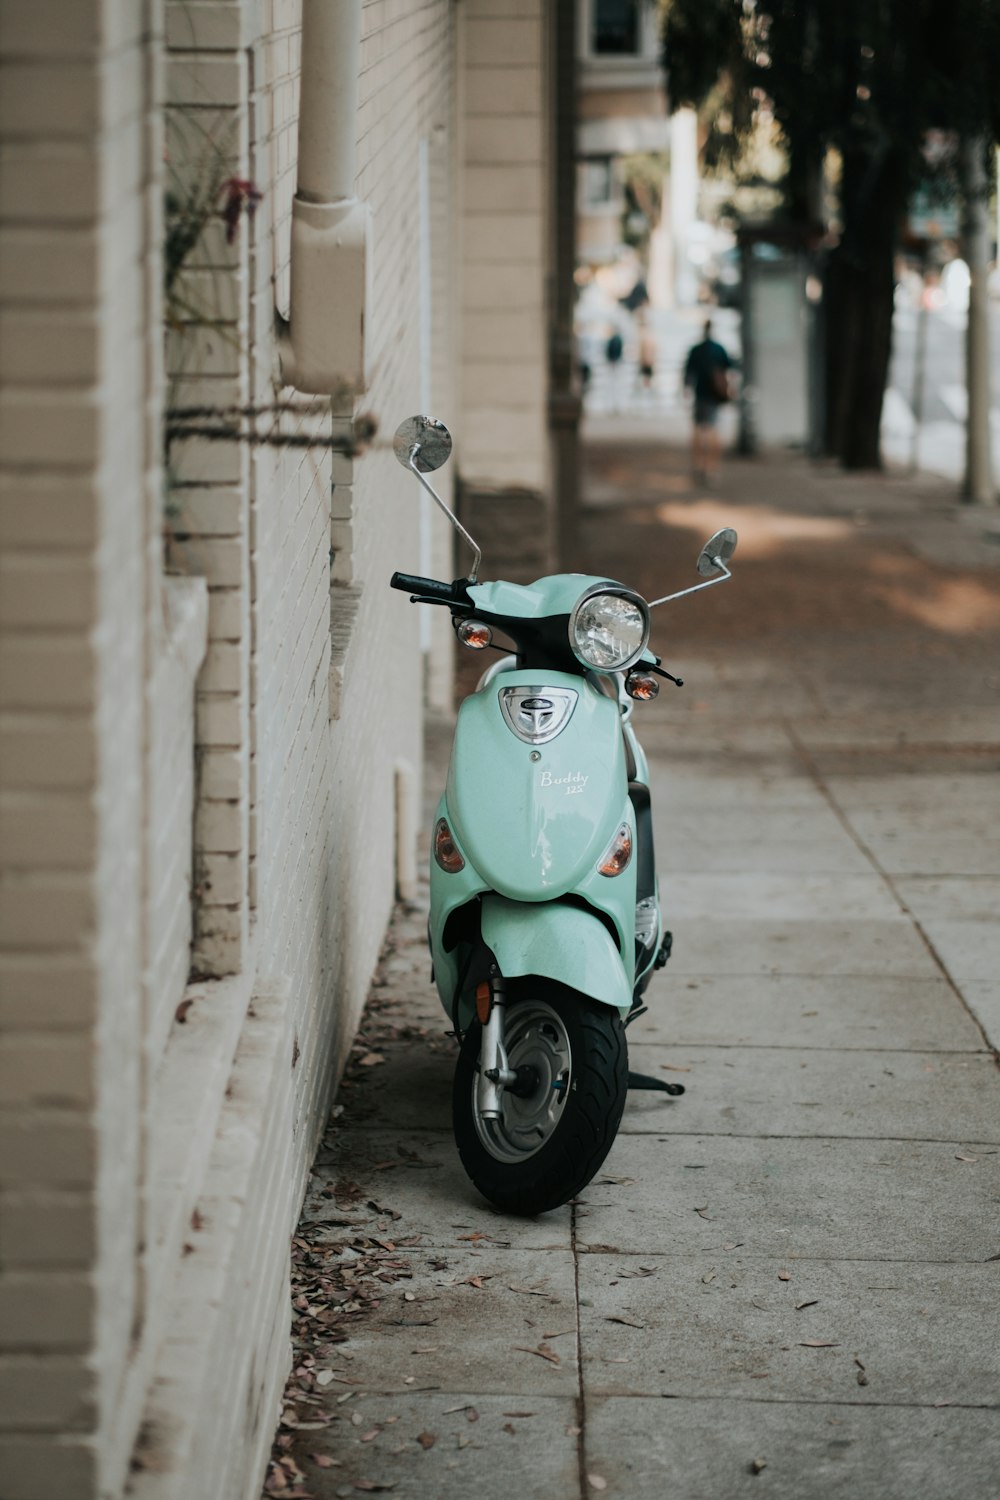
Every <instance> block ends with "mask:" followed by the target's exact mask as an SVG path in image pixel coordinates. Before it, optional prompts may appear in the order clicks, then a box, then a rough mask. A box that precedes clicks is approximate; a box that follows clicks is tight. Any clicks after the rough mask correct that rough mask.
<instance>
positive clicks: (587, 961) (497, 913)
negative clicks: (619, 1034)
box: [482, 894, 632, 1015]
mask: <svg viewBox="0 0 1000 1500" xmlns="http://www.w3.org/2000/svg"><path fill="white" fill-rule="evenodd" d="M482 931H483V940H484V941H485V943H486V945H487V947H488V948H490V949H491V950H492V952H493V953H494V954H495V955H496V960H497V963H498V964H499V966H500V971H501V973H502V974H504V975H505V976H506V977H507V978H508V979H519V978H522V977H524V976H526V975H529V974H530V975H537V977H538V978H540V979H555V980H558V981H559V982H560V983H561V984H565V985H568V986H569V987H570V989H573V990H578V991H579V993H580V994H581V995H589V996H591V997H592V998H593V999H594V1000H599V1001H601V1002H602V1003H604V1004H605V1005H611V1006H614V1007H616V1008H617V1009H618V1010H620V1011H621V1012H622V1014H623V1015H625V1014H627V1013H628V1009H629V1006H630V1005H631V1003H632V979H631V975H630V974H628V973H626V969H625V964H624V963H623V962H622V956H621V953H620V952H619V951H618V948H617V946H616V944H615V943H614V941H613V939H612V937H611V934H610V933H609V932H608V930H607V928H606V927H605V926H604V925H603V923H602V922H601V921H600V920H599V919H598V918H597V917H596V916H594V915H593V913H591V912H588V911H584V910H582V909H581V908H580V907H578V906H568V905H567V904H566V903H565V902H562V901H555V902H552V903H551V904H546V905H539V904H538V903H537V902H526V901H509V900H507V898H506V897H504V896H496V895H492V894H491V895H488V896H484V897H483V902H482Z"/></svg>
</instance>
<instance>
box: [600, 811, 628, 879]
mask: <svg viewBox="0 0 1000 1500" xmlns="http://www.w3.org/2000/svg"><path fill="white" fill-rule="evenodd" d="M631 858H632V830H631V828H630V827H629V826H628V824H627V823H623V824H622V825H621V827H620V828H619V830H618V832H617V833H616V834H615V836H614V838H613V839H612V840H611V843H610V844H609V845H608V847H607V850H606V851H605V855H604V858H603V859H602V860H601V862H600V864H599V865H598V866H597V869H598V873H599V874H601V875H620V874H621V872H622V871H623V870H624V869H626V868H627V867H628V862H629V860H630V859H631Z"/></svg>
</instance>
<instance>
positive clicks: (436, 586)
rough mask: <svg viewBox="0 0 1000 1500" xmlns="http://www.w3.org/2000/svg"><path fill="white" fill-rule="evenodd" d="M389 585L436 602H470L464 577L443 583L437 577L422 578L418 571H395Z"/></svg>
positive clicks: (405, 592)
mask: <svg viewBox="0 0 1000 1500" xmlns="http://www.w3.org/2000/svg"><path fill="white" fill-rule="evenodd" d="M389 587H390V588H392V589H399V590H401V592H402V593H404V594H417V595H419V597H420V598H421V599H433V600H434V602H435V603H441V604H466V603H468V599H467V597H466V593H465V580H464V579H459V580H458V581H457V582H456V583H441V582H439V580H438V579H436V578H421V577H419V576H418V575H417V574H416V573H393V575H392V577H391V578H390V579H389Z"/></svg>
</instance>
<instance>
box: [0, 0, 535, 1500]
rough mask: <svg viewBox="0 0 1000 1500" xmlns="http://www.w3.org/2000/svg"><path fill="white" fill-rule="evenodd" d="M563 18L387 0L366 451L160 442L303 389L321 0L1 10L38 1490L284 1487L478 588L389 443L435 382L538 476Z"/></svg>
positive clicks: (13, 1174) (365, 45)
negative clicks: (223, 204) (242, 201)
mask: <svg viewBox="0 0 1000 1500" xmlns="http://www.w3.org/2000/svg"><path fill="white" fill-rule="evenodd" d="M540 15H541V8H540V0H539V3H538V4H533V3H529V0H522V3H520V4H514V3H513V0H511V3H505V0H493V3H492V4H487V3H486V0H472V3H469V4H466V5H463V6H462V7H455V6H454V4H453V3H452V0H396V3H388V0H369V3H367V4H365V6H364V10H363V27H362V32H363V40H362V55H361V63H360V79H359V82H360V91H359V111H358V121H357V151H358V159H357V192H358V195H359V196H360V197H362V198H364V199H365V200H366V201H367V202H368V204H369V205H370V208H371V212H372V222H373V239H372V248H371V254H372V298H371V302H370V305H369V307H368V309H367V319H366V328H367V334H368V338H369V340H370V350H369V352H370V356H371V360H370V362H371V370H372V376H371V383H370V389H369V390H368V391H367V392H366V394H365V396H364V398H363V400H362V402H361V403H360V405H361V407H363V408H364V409H365V410H367V411H369V412H371V413H372V415H373V416H374V418H375V419H376V421H377V423H378V430H377V434H376V437H375V439H374V441H373V443H372V444H371V446H370V447H369V448H368V450H367V451H366V452H365V453H363V454H362V455H361V456H359V457H357V458H354V459H348V458H346V457H344V456H342V455H337V454H335V455H331V454H330V452H329V451H328V448H327V447H325V446H317V447H314V448H301V447H289V446H281V445H275V444H267V443H260V444H250V443H245V442H240V443H237V442H213V441H209V440H208V439H206V438H205V437H203V436H191V435H188V436H187V437H184V438H180V437H178V438H176V440H174V441H173V442H172V443H171V445H170V448H169V452H168V454H167V456H166V463H164V449H163V426H162V416H163V413H164V411H165V410H166V411H167V412H168V413H177V412H178V411H179V410H181V409H188V410H191V409H194V410H196V411H197V410H199V409H201V410H203V411H204V410H207V411H208V412H209V413H211V412H213V411H218V410H219V409H221V408H231V407H237V406H239V407H242V406H245V405H246V404H248V403H250V404H252V405H254V406H255V407H257V408H260V409H263V408H265V407H268V406H270V405H272V404H273V403H274V402H275V401H276V400H280V401H287V400H289V399H292V400H295V397H294V393H292V392H289V391H287V390H283V389H282V387H281V384H280V377H279V366H278V358H277V349H276V345H275V334H274V308H275V305H276V304H277V306H278V307H279V309H285V308H286V307H287V295H288V245H289V217H290V208H291V199H292V194H293V192H294V184H295V158H296V131H295V125H296V115H297V107H298V65H299V58H298V46H299V30H298V28H299V22H300V5H299V0H2V4H0V151H2V160H0V165H2V173H0V489H2V497H3V506H2V510H0V549H2V550H0V582H2V585H3V587H2V595H0V692H2V695H3V701H2V708H0V751H2V755H0V815H2V825H3V826H2V853H0V893H2V897H3V911H2V917H0V979H2V998H0V1026H2V1055H0V1330H2V1332H0V1340H2V1342H0V1412H2V1413H3V1416H2V1419H0V1422H2V1426H0V1493H3V1495H4V1496H5V1500H41V1497H44V1500H62V1497H64V1496H65V1497H69V1496H72V1497H73V1500H86V1497H90V1496H102V1497H114V1496H119V1495H121V1494H123V1493H124V1492H125V1487H126V1484H127V1486H128V1493H129V1494H130V1495H133V1496H135V1497H138V1500H167V1497H170V1500H180V1497H181V1496H185V1497H186V1496H190V1495H193V1494H201V1493H204V1494H209V1493H210V1494H212V1495H213V1496H215V1495H218V1496H222V1497H232V1500H237V1497H239V1500H242V1497H244V1496H248V1495H252V1494H255V1493H256V1492H257V1486H258V1485H259V1480H260V1476H261V1472H262V1468H263V1464H264V1461H265V1456H266V1453H267V1451H268V1448H269V1445H270V1440H271V1433H272V1429H273V1424H274V1420H275V1416H276V1403H277V1399H278V1394H279V1391H280V1388H281V1385H282V1382H283V1379H284V1375H285V1369H286V1362H287V1358H288V1307H287V1279H288V1278H287V1271H288V1238H289V1234H290V1232H291V1229H292V1227H293V1225H294V1223H295V1219H296V1216H297V1211H298V1206H299V1203H300V1200H301V1193H302V1188H303V1184H304V1180H305V1174H306V1171H307V1169H308V1165H309V1162H310V1159H311V1156H312V1149H313V1146H314V1143H315V1139H316V1137H317V1134H318V1131H319V1130H320V1128H321V1126H322V1123H323V1117H324V1114H325V1111H326V1107H327V1105H328V1102H329V1097H330V1093H331V1089H332V1086H333V1083H334V1080H335V1079H336V1077H337V1076H338V1072H339V1068H340V1066H341V1063H342V1060H343V1057H344V1054H345V1050H346V1047H347V1045H348V1042H349V1040H350V1037H351V1035H352V1034H353V1030H354V1027H355V1024H356V1021H357V1017H358V1015H359V1013H360V1009H361V1006H362V1004H363V1000H364V996H365V993H366V989H367V985H368V982H369V979H370V975H371V972H372V969H373V966H374V963H375V960H376V957H377V953H378V948H379V944H380V941H381V938H382V934H383V932H384V928H385V923H386V919H387V917H388V914H389V912H390V909H391V904H392V900H393V893H394V885H395V875H396V864H397V860H396V854H397V851H396V839H397V829H396V827H395V808H396V800H397V796H396V794H397V785H398V782H399V779H400V778H401V777H402V778H403V780H404V783H405V785H406V787H407V788H408V790H409V793H410V797H411V800H412V801H413V802H414V803H415V804H416V805H418V806H419V801H420V791H421V786H420V783H421V742H420V722H421V703H422V699H423V696H424V692H425V688H426V691H427V693H428V695H429V697H430V700H431V701H432V702H436V703H438V704H439V705H440V704H445V703H447V701H448V699H449V697H450V670H449V668H450V651H451V633H450V630H449V627H448V622H447V620H446V619H443V618H442V614H443V612H441V611H437V612H432V618H430V619H428V620H426V621H423V622H421V621H420V619H419V616H418V612H417V611H415V610H414V609H413V608H412V607H411V606H410V605H409V604H408V602H407V600H406V599H405V597H404V596H402V595H400V594H398V593H394V592H392V591H390V590H389V588H388V578H389V575H390V573H391V572H392V570H393V569H394V568H396V567H399V568H403V569H406V570H408V571H421V570H424V569H426V570H427V571H430V572H433V573H436V574H438V575H440V576H451V573H452V567H453V563H452V555H453V545H452V537H451V532H450V530H449V528H448V527H447V525H446V523H445V522H444V521H443V519H442V518H441V517H440V516H439V515H438V514H437V513H436V511H435V510H434V509H433V508H432V507H431V505H430V503H429V502H428V501H427V500H426V499H425V497H423V496H422V495H421V492H420V490H419V489H418V487H417V485H416V483H415V481H413V479H412V478H411V477H409V476H407V475H406V474H405V473H404V472H403V471H402V470H401V469H400V468H399V466H398V465H397V464H396V462H395V460H394V458H393V456H392V452H391V435H392V432H393V430H394V428H395V427H396V425H397V424H398V422H399V421H400V420H401V419H402V418H404V417H406V416H409V415H411V414H412V413H414V412H416V411H418V410H421V409H429V410H430V411H431V413H432V414H434V415H438V416H441V417H442V418H444V419H445V420H446V421H448V422H449V425H451V426H452V428H453V430H454V432H455V435H456V439H457V442H458V445H459V451H460V452H461V453H462V454H463V455H464V462H465V465H466V469H467V472H469V473H471V474H473V475H475V476H476V477H477V478H478V479H479V480H481V481H482V482H483V483H484V484H486V485H497V484H520V485H525V486H529V487H531V488H532V489H533V490H537V489H538V488H539V487H540V486H541V485H542V484H543V482H544V467H545V463H544V411H543V404H544V403H543V402H541V401H538V402H537V403H536V401H535V392H534V386H533V384H532V382H533V381H536V380H537V376H536V375H535V373H534V366H533V361H535V360H536V357H537V360H538V368H541V367H542V365H541V362H542V359H543V356H544V348H543V347H542V345H543V337H544V336H543V333H542V331H541V330H542V316H541V314H542V311H543V306H544V295H543V280H544V278H543V272H542V250H541V226H542V222H543V195H542V192H541V188H540V185H539V183H538V182H537V181H536V180H535V179H536V178H537V176H538V170H539V163H540V162H541V161H542V159H543V156H544V152H543V146H542V143H543V131H542V124H541V105H540V102H539V100H540V94H539V93H538V88H540V78H541V71H540V70H541V56H540V48H541V38H542V32H543V28H542V26H541V22H540ZM463 16H464V19H463ZM460 25H461V26H464V27H465V32H466V34H465V39H464V41H461V39H460V37H459V35H458V30H459V27H460ZM462 49H464V55H466V56H467V58H468V64H469V68H470V69H472V70H473V71H474V72H475V77H474V78H473V79H472V80H471V83H467V86H466V88H465V92H464V99H465V101H466V103H465V104H464V105H463V104H462V103H461V100H460V93H461V86H460V85H461V66H460V59H461V56H462V55H463V50H462ZM501 75H502V76H501ZM525 80H527V83H526V82H525ZM536 85H537V87H536ZM511 91H513V94H511ZM512 98H513V102H512ZM456 126H458V127H460V128H459V129H456ZM463 163H464V166H462V164H463ZM459 166H462V171H461V172H459V170H458V168H459ZM228 177H235V178H238V179H241V180H253V181H254V182H255V183H256V184H257V186H258V188H259V189H260V191H261V193H262V194H263V196H262V199H261V201H260V204H259V207H258V209H257V213H256V216H255V217H254V218H253V220H252V221H251V220H249V219H248V218H246V217H245V216H244V217H243V218H241V221H240V223H239V227H238V231H237V233H236V235H235V237H233V239H232V240H231V242H227V238H226V236H225V233H224V231H223V226H222V224H221V223H220V222H219V220H218V219H217V218H216V217H214V216H211V217H210V218H209V221H208V222H207V223H206V225H205V226H204V230H203V233H201V234H200V235H199V236H198V237H197V241H196V243H195V244H194V246H193V247H192V248H191V250H190V254H189V255H188V257H187V259H186V262H185V266H184V269H183V272H182V273H181V274H180V275H179V276H178V278H177V280H176V282H175V283H174V284H173V285H172V287H171V288H170V291H169V294H168V295H167V297H166V300H165V299H164V285H163V271H164V263H163V258H162V247H163V241H164V217H163V195H164V191H165V190H168V191H174V192H184V191H190V189H191V188H192V186H194V187H195V188H198V187H199V185H200V186H202V187H204V184H205V182H206V181H207V182H208V184H209V197H210V200H211V202H212V203H213V204H217V203H218V201H219V194H220V190H221V184H222V182H223V181H224V179H225V178H228ZM463 195H464V196H463ZM463 202H464V210H463ZM505 216H509V219H510V222H509V223H508V222H507V220H506V218H505ZM501 219H504V223H503V224H501V222H500V220H501ZM461 223H464V225H465V244H466V253H465V255H464V260H463V252H462V248H461V239H462V236H461V234H460V233H459V229H460V224H461ZM500 242H502V245H503V254H502V260H503V262H504V264H503V265H500V264H498V262H497V260H496V246H497V243H500ZM511 271H513V272H514V274H513V275H511V274H509V273H510V272H511ZM505 278H506V279H505ZM463 282H464V285H465V288H466V290H465V293H464V297H465V302H466V312H465V314H464V319H465V323H466V328H467V330H468V328H469V326H470V325H471V333H469V334H468V336H467V337H466V339H465V341H464V343H463V342H462V340H461V339H460V337H459V327H460V321H461V319H462V317H463V314H462V300H463V293H462V291H461V286H462V284H463ZM504 288H506V290H504ZM165 315H166V317H167V320H168V324H169V328H168V332H167V337H166V339H165V340H164V336H163V330H164V317H165ZM512 320H513V325H516V327H518V328H521V329H522V331H524V332H525V338H526V341H525V342H524V343H519V342H518V340H517V339H512V338H511V337H510V328H511V326H512ZM518 337H520V336H518ZM164 349H165V351H166V353H165V356H164ZM463 351H464V352H463ZM493 362H496V363H497V365H498V369H499V373H496V371H493V370H492V364H493ZM460 376H461V378H460ZM463 388H464V390H465V392H466V395H465V400H464V405H463V406H462V407H459V406H457V404H456V403H457V401H458V392H459V390H460V389H463ZM351 415H352V413H351V412H348V411H345V410H344V409H342V408H338V409H337V410H336V411H331V410H330V408H329V407H326V408H324V407H323V405H322V404H320V406H319V407H318V408H317V409H315V410H313V411H311V412H309V413H303V412H301V411H298V412H297V413H295V414H284V415H282V416H281V417H280V419H274V418H272V417H271V416H269V415H261V416H260V417H259V418H257V419H256V420H257V424H258V430H259V431H261V432H263V431H264V430H266V429H267V428H268V427H270V426H271V425H273V424H274V423H275V421H276V423H277V429H278V430H279V431H281V432H283V433H289V434H299V435H301V434H304V433H307V432H312V433H314V434H316V435H318V436H319V437H320V438H325V437H327V436H329V435H330V434H336V433H339V432H342V431H343V430H344V429H345V426H346V425H348V422H349V418H350V416H351ZM190 420H198V419H197V418H192V419H190ZM439 482H440V486H441V490H442V493H443V494H444V495H445V497H446V498H447V497H449V496H450V495H451V492H452V484H453V472H452V468H451V467H450V468H449V469H447V470H444V471H442V473H441V474H440V476H439ZM165 539H166V540H165ZM467 561H468V560H467V559H466V558H465V557H464V556H463V557H460V558H459V560H458V565H459V567H460V568H462V569H464V568H465V567H466V566H467ZM428 648H432V650H431V656H430V658H428V655H427V649H428ZM428 660H430V662H431V663H432V665H431V667H430V670H428Z"/></svg>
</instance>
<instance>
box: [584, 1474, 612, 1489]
mask: <svg viewBox="0 0 1000 1500" xmlns="http://www.w3.org/2000/svg"><path fill="white" fill-rule="evenodd" d="M587 1483H588V1484H589V1485H590V1488H591V1489H592V1490H606V1489H607V1487H608V1481H607V1480H606V1479H602V1478H601V1476H600V1474H588V1475H587Z"/></svg>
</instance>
